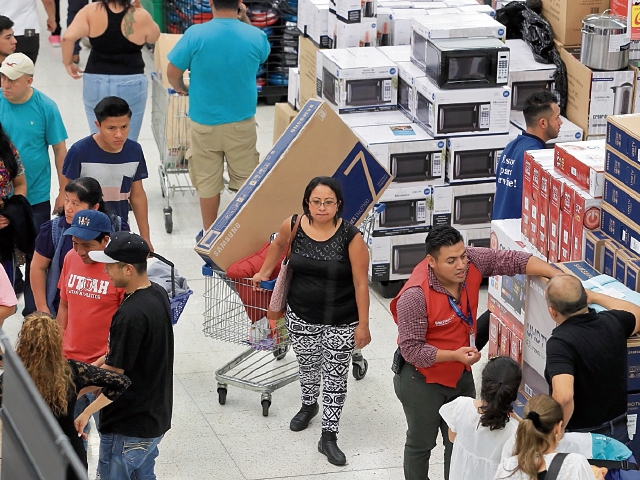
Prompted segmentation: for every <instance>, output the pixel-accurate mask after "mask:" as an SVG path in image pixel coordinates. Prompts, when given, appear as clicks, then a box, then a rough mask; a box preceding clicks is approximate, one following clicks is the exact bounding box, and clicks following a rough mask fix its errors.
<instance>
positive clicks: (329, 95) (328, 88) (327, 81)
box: [322, 68, 337, 105]
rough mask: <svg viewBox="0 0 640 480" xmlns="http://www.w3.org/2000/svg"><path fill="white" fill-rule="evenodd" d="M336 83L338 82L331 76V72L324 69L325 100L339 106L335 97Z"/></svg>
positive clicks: (323, 89)
mask: <svg viewBox="0 0 640 480" xmlns="http://www.w3.org/2000/svg"><path fill="white" fill-rule="evenodd" d="M336 81H337V80H336V77H334V76H333V75H331V73H329V70H327V69H326V68H323V69H322V94H323V95H324V98H326V99H327V100H329V101H330V102H331V103H333V104H334V105H337V104H336V95H335V91H336V88H335V82H336Z"/></svg>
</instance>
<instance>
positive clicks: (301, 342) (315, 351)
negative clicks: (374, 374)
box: [285, 309, 358, 433]
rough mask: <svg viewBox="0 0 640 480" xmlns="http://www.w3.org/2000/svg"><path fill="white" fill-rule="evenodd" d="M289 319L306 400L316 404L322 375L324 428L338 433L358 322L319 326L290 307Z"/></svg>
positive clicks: (304, 399) (305, 402)
mask: <svg viewBox="0 0 640 480" xmlns="http://www.w3.org/2000/svg"><path fill="white" fill-rule="evenodd" d="M285 320H286V322H287V329H288V330H289V338H290V339H291V346H292V347H293V351H294V352H295V354H296V356H297V357H298V370H299V373H300V386H301V387H302V403H303V404H306V405H313V404H314V403H315V402H316V401H317V400H318V396H319V395H320V379H321V378H322V382H323V387H322V431H324V432H336V433H338V424H339V423H340V415H341V414H342V407H343V406H344V402H345V400H346V398H347V379H348V378H349V367H350V364H351V353H352V352H353V349H354V347H355V339H354V331H355V329H356V327H357V326H358V322H355V323H352V324H350V325H337V326H332V325H316V324H313V323H308V322H305V321H304V320H303V319H301V318H300V317H298V316H297V315H296V314H295V313H294V312H292V311H291V310H289V309H287V314H286V315H285Z"/></svg>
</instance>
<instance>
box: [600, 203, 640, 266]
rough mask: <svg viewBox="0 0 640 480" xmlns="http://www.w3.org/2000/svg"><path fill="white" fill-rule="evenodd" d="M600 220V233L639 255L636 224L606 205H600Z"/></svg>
mask: <svg viewBox="0 0 640 480" xmlns="http://www.w3.org/2000/svg"><path fill="white" fill-rule="evenodd" d="M601 218H602V221H601V225H600V228H601V229H602V231H604V232H605V233H606V234H607V235H609V236H610V237H611V238H613V239H614V240H615V241H617V242H620V244H622V245H623V246H624V247H626V248H628V249H630V250H632V251H634V252H635V253H637V254H640V226H638V224H637V223H635V222H632V221H631V220H629V218H628V217H626V216H625V215H623V214H622V213H620V212H619V211H618V210H616V209H615V208H614V207H613V206H611V205H609V204H608V203H603V204H602V217H601ZM605 261H606V260H605ZM605 273H606V272H605Z"/></svg>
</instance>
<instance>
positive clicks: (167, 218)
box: [162, 207, 173, 233]
mask: <svg viewBox="0 0 640 480" xmlns="http://www.w3.org/2000/svg"><path fill="white" fill-rule="evenodd" d="M162 212H163V213H164V229H165V230H166V231H167V233H171V232H172V231H173V209H172V208H171V207H164V208H163V209H162Z"/></svg>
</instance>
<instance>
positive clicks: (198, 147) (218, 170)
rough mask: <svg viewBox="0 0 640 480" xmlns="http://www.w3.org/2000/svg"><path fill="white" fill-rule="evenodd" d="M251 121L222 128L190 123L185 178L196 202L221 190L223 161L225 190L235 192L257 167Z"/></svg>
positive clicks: (255, 139)
mask: <svg viewBox="0 0 640 480" xmlns="http://www.w3.org/2000/svg"><path fill="white" fill-rule="evenodd" d="M257 137H258V135H257V133H256V120H255V117H251V118H248V119H247V120H243V121H241V122H233V123H225V124H222V125H201V124H199V123H197V122H194V121H193V120H191V158H190V159H189V176H190V177H191V183H192V184H193V186H194V187H195V189H196V192H197V193H198V196H199V197H200V198H211V197H215V196H216V195H218V194H219V193H220V192H222V190H223V189H224V184H223V182H222V172H223V170H224V160H225V158H226V160H227V170H228V172H229V189H230V190H238V189H239V188H240V187H241V186H242V184H243V183H244V182H245V180H246V179H247V178H248V177H249V175H251V174H252V173H253V170H254V169H255V168H256V166H257V165H258V160H259V154H258V150H256V141H257Z"/></svg>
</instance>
